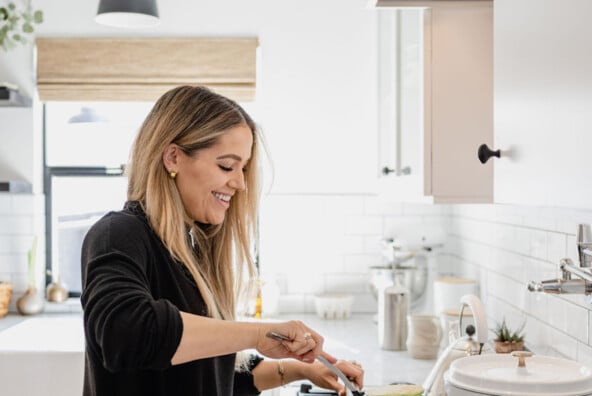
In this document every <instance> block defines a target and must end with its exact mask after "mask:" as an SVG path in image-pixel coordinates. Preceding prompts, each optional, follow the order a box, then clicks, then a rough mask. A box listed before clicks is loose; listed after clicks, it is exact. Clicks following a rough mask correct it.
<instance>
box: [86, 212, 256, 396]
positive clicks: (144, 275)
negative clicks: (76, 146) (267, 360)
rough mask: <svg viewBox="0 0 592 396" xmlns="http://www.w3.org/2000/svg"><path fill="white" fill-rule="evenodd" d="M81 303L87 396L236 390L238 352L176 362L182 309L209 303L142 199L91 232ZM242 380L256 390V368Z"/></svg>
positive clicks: (225, 394) (221, 394)
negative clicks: (159, 231) (164, 239)
mask: <svg viewBox="0 0 592 396" xmlns="http://www.w3.org/2000/svg"><path fill="white" fill-rule="evenodd" d="M81 300H82V307H83V309H84V332H85V338H86V351H85V373H84V392H83V395H84V396H118V395H121V396H136V395H137V396H140V395H142V396H147V395H154V396H171V395H175V396H185V395H187V396H190V395H191V396H201V395H203V396H230V395H233V392H234V391H233V383H234V376H235V373H234V361H235V354H230V355H225V356H217V357H213V358H207V359H200V360H195V361H192V362H188V363H184V364H180V365H175V366H172V365H171V358H172V357H173V355H174V353H175V351H176V350H177V347H178V345H179V342H180V340H181V334H182V331H183V323H182V321H181V316H180V314H179V311H184V312H189V313H193V314H197V315H204V316H205V315H206V310H205V303H204V300H203V298H202V296H201V294H200V293H199V291H198V289H197V286H196V284H195V281H194V280H193V278H192V277H191V274H190V273H189V271H188V270H187V269H186V268H185V266H183V265H182V264H181V263H179V262H178V261H176V260H173V259H172V257H171V256H170V254H169V253H168V251H167V249H166V248H165V246H164V245H163V243H162V242H161V240H160V239H159V238H158V236H157V235H156V234H155V233H154V231H153V230H152V228H151V227H150V224H149V222H148V219H147V218H146V215H145V214H144V212H143V210H142V209H141V207H140V205H139V204H138V203H137V202H128V203H126V205H125V207H124V209H123V210H122V211H119V212H110V213H108V214H107V215H105V216H104V217H103V218H101V219H100V220H99V221H98V222H97V223H96V224H94V225H93V226H92V227H91V229H90V230H89V232H88V233H87V235H86V237H85V240H84V243H83V246H82V297H81ZM259 361H260V359H255V360H253V363H252V364H251V367H254V366H255V365H256V364H257V363H259ZM239 377H240V378H241V379H240V381H238V382H237V386H238V383H240V384H241V385H240V387H241V390H240V392H239V391H237V392H236V394H244V395H249V394H258V392H257V390H256V388H255V387H254V385H253V380H252V375H251V374H250V373H248V375H247V379H246V380H245V375H244V374H242V375H240V376H239Z"/></svg>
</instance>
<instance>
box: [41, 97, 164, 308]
mask: <svg viewBox="0 0 592 396" xmlns="http://www.w3.org/2000/svg"><path fill="white" fill-rule="evenodd" d="M82 107H84V108H88V109H93V110H94V112H96V114H98V115H100V116H101V117H102V118H103V121H100V122H71V120H72V118H73V117H74V116H76V115H77V114H78V113H80V112H81V108H82ZM151 107H152V103H145V102H142V103H137V102H136V103H107V102H103V103H82V104H81V103H68V102H49V103H47V104H45V106H44V109H45V111H44V113H45V123H44V147H45V181H44V183H45V194H46V195H45V196H46V198H45V199H46V230H47V246H48V252H47V253H48V254H47V272H46V273H47V277H46V283H47V284H49V283H50V282H52V281H55V280H58V279H59V281H60V282H62V283H64V284H65V285H66V287H67V288H68V289H69V291H70V295H71V296H79V295H80V290H81V274H80V251H81V247H82V241H83V239H84V236H85V234H86V232H87V231H88V229H89V228H90V226H91V225H92V224H94V223H95V222H96V221H97V220H98V219H99V218H100V217H101V216H103V215H104V214H105V213H106V212H108V211H110V210H119V209H121V208H122V207H123V204H124V202H125V200H126V190H127V178H126V177H125V176H124V175H123V165H124V164H126V163H127V161H128V157H129V151H130V149H131V145H132V143H133V139H134V137H135V135H136V134H137V131H138V129H139V127H140V125H141V123H142V121H143V120H144V118H145V117H146V114H147V113H148V111H149V110H150V108H151ZM86 112H88V111H86Z"/></svg>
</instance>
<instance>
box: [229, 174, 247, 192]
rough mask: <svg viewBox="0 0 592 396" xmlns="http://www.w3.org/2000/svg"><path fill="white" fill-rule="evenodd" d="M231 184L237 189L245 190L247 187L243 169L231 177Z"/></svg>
mask: <svg viewBox="0 0 592 396" xmlns="http://www.w3.org/2000/svg"><path fill="white" fill-rule="evenodd" d="M230 186H231V187H232V188H234V189H235V190H240V191H243V190H244V189H245V187H246V186H245V174H244V173H243V171H242V170H239V171H237V172H236V173H235V174H234V176H233V177H232V179H230Z"/></svg>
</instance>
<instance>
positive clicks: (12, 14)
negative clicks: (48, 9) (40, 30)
mask: <svg viewBox="0 0 592 396" xmlns="http://www.w3.org/2000/svg"><path fill="white" fill-rule="evenodd" d="M42 22H43V11H41V10H35V9H33V5H32V3H31V0H22V1H21V6H20V7H19V6H17V4H16V3H15V2H13V1H9V2H8V4H6V3H4V4H3V3H2V0H0V47H1V48H2V49H4V50H5V51H8V50H10V49H13V48H15V47H16V46H17V45H18V44H27V43H28V42H29V36H31V35H32V34H33V33H34V32H35V25H38V24H40V23H42Z"/></svg>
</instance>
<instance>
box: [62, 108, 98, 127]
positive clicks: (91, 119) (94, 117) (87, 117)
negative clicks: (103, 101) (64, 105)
mask: <svg viewBox="0 0 592 396" xmlns="http://www.w3.org/2000/svg"><path fill="white" fill-rule="evenodd" d="M107 121H108V120H107V117H105V116H102V115H100V114H99V113H97V112H96V111H95V109H93V108H90V107H82V108H81V109H80V113H79V114H76V115H75V116H72V117H70V119H68V124H82V123H85V124H86V123H95V122H107Z"/></svg>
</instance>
